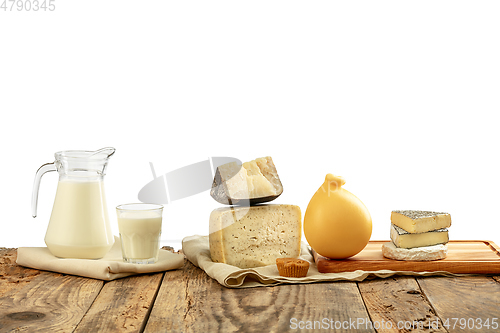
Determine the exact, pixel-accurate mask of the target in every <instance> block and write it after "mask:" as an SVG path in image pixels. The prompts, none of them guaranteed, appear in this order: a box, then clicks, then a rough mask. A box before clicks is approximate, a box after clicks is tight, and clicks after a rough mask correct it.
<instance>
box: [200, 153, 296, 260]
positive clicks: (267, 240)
mask: <svg viewBox="0 0 500 333" xmlns="http://www.w3.org/2000/svg"><path fill="white" fill-rule="evenodd" d="M282 192H283V186H282V185H281V181H280V179H279V176H278V172H277V171H276V167H275V166H274V163H273V160H272V158H271V157H269V156H268V157H264V158H258V159H256V160H254V161H250V162H245V163H243V165H240V166H238V165H236V164H234V163H233V164H227V165H222V166H220V167H218V168H217V172H216V175H215V177H214V183H213V187H212V191H211V196H212V197H213V198H214V199H215V200H216V201H217V202H219V203H222V204H226V205H228V206H226V207H221V208H217V209H215V210H213V211H212V213H211V214H210V225H209V232H210V235H209V245H210V256H211V258H212V261H213V262H218V263H225V264H228V265H233V266H237V267H239V268H254V267H260V266H267V265H274V264H276V259H277V258H297V257H298V256H299V255H300V245H301V237H302V228H301V227H302V220H301V217H302V214H301V211H300V208H299V206H296V205H283V204H267V202H269V201H271V200H274V199H275V198H277V197H278V196H279V195H280V194H281V193H282ZM263 203H266V204H263ZM235 204H237V206H235Z"/></svg>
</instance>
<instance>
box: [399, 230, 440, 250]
mask: <svg viewBox="0 0 500 333" xmlns="http://www.w3.org/2000/svg"><path fill="white" fill-rule="evenodd" d="M391 240H392V242H393V243H394V245H396V246H397V247H400V248H405V249H412V248H415V247H421V246H431V245H437V244H446V243H448V240H449V238H448V229H446V228H444V229H439V230H433V231H428V232H422V233H420V234H410V233H409V232H407V231H405V230H403V229H401V228H400V227H398V226H396V225H394V224H391Z"/></svg>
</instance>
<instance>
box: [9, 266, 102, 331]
mask: <svg viewBox="0 0 500 333" xmlns="http://www.w3.org/2000/svg"><path fill="white" fill-rule="evenodd" d="M102 285H103V282H102V281H100V280H94V279H87V278H82V277H76V276H71V275H62V274H57V273H51V272H41V273H40V274H39V275H38V276H36V277H35V278H34V279H33V280H31V282H30V283H29V284H26V285H24V287H22V288H21V289H20V290H19V291H18V292H17V293H15V294H13V295H8V296H4V297H3V298H2V299H1V300H0V332H11V331H13V330H19V331H28V332H32V331H44V332H71V331H73V330H74V328H75V327H76V326H77V324H78V323H79V322H80V320H81V319H82V317H83V315H84V314H85V313H86V312H87V310H88V308H89V307H90V306H91V304H92V302H93V301H94V299H95V298H96V296H97V294H98V293H99V291H100V290H101V288H102Z"/></svg>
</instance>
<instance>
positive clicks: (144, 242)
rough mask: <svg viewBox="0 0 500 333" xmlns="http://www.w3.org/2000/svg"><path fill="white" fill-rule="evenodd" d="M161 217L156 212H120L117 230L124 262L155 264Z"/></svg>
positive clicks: (158, 245)
mask: <svg viewBox="0 0 500 333" xmlns="http://www.w3.org/2000/svg"><path fill="white" fill-rule="evenodd" d="M161 221H162V218H161V215H158V213H157V212H156V213H155V212H148V211H142V212H140V214H138V213H137V212H121V213H120V214H118V228H119V229H120V239H121V243H122V254H123V257H124V258H125V260H126V261H131V262H137V261H144V262H156V261H157V260H158V250H159V249H160V235H161Z"/></svg>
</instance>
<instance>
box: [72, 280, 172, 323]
mask: <svg viewBox="0 0 500 333" xmlns="http://www.w3.org/2000/svg"><path fill="white" fill-rule="evenodd" d="M162 278H163V273H157V274H146V275H138V276H132V277H127V278H122V279H117V280H114V281H110V282H107V283H106V284H105V285H104V287H103V288H102V290H101V292H100V293H99V296H98V297H97V298H96V299H95V301H94V303H93V304H92V307H91V308H90V309H89V311H88V312H87V314H86V315H85V316H84V317H83V319H82V321H81V322H80V324H79V325H78V327H77V328H76V330H75V332H140V331H141V329H142V328H143V325H144V324H145V322H146V321H147V318H148V316H149V312H150V311H149V310H150V308H151V307H152V305H153V304H152V303H153V301H154V298H155V296H156V292H157V290H158V288H159V287H160V282H161V280H162Z"/></svg>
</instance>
